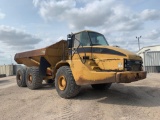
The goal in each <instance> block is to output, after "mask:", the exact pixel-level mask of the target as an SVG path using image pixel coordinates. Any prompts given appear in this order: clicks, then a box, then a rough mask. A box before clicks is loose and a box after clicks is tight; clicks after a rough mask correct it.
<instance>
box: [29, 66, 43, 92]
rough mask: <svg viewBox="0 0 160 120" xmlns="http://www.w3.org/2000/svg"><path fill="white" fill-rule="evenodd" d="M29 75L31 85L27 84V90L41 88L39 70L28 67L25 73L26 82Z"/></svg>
mask: <svg viewBox="0 0 160 120" xmlns="http://www.w3.org/2000/svg"><path fill="white" fill-rule="evenodd" d="M29 73H31V74H32V83H31V84H30V83H28V82H27V81H26V83H27V87H28V88H29V89H32V90H34V89H38V88H41V87H42V80H43V79H42V76H41V75H40V72H39V68H38V67H30V68H28V69H27V72H26V80H27V75H28V74H29Z"/></svg>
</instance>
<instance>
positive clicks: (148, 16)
mask: <svg viewBox="0 0 160 120" xmlns="http://www.w3.org/2000/svg"><path fill="white" fill-rule="evenodd" d="M140 16H141V18H142V19H143V20H160V11H159V10H154V9H151V10H150V9H145V10H143V11H142V12H141V14H140Z"/></svg>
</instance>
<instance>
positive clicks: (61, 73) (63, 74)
mask: <svg viewBox="0 0 160 120" xmlns="http://www.w3.org/2000/svg"><path fill="white" fill-rule="evenodd" d="M55 87H56V90H57V93H58V94H59V96H61V97H62V98H72V97H75V96H76V95H77V94H78V93H79V92H80V86H79V85H77V84H76V83H75V80H74V78H73V75H72V71H71V69H70V67H69V66H62V67H60V68H59V69H58V71H57V73H56V78H55Z"/></svg>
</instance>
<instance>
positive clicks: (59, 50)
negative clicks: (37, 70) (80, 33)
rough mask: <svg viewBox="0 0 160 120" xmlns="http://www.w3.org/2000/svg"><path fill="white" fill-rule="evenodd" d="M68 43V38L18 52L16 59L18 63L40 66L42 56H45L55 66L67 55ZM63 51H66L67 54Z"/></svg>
mask: <svg viewBox="0 0 160 120" xmlns="http://www.w3.org/2000/svg"><path fill="white" fill-rule="evenodd" d="M66 45H67V42H66V40H61V41H59V42H57V43H55V44H52V45H50V46H48V47H45V48H42V49H37V50H32V51H27V52H22V53H17V54H16V55H15V58H14V59H15V61H16V62H17V63H18V64H24V65H26V66H28V67H31V66H39V63H40V59H41V57H44V58H45V59H46V60H47V61H48V62H49V63H50V65H51V66H54V65H55V64H56V63H57V62H58V61H60V60H62V59H63V57H64V56H65V57H66V56H67V54H66V51H65V50H66V49H65V48H66ZM64 51H65V52H64ZM63 53H65V55H64V54H63Z"/></svg>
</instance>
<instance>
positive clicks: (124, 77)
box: [116, 71, 147, 83]
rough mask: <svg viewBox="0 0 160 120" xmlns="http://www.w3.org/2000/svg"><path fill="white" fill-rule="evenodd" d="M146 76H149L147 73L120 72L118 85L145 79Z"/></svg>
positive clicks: (117, 80) (117, 79)
mask: <svg viewBox="0 0 160 120" xmlns="http://www.w3.org/2000/svg"><path fill="white" fill-rule="evenodd" d="M146 76H147V72H146V71H138V72H118V73H117V74H116V82H117V83H130V82H134V81H138V80H142V79H145V78H146Z"/></svg>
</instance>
